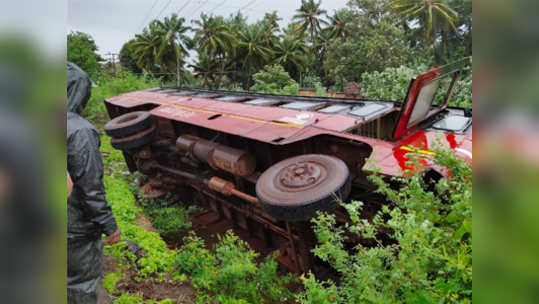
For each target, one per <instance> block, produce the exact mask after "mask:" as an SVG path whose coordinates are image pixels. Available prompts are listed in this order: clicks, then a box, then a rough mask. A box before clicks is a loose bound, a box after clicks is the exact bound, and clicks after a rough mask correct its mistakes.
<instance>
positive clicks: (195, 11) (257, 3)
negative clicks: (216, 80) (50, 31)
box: [67, 0, 348, 55]
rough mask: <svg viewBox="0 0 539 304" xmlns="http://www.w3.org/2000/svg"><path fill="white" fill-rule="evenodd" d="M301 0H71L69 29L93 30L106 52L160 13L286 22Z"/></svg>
mask: <svg viewBox="0 0 539 304" xmlns="http://www.w3.org/2000/svg"><path fill="white" fill-rule="evenodd" d="M347 2H348V0H322V8H324V9H325V10H327V11H328V13H329V14H332V13H333V11H334V10H336V9H339V8H342V7H345V6H346V3H347ZM300 4H301V1H300V0H208V1H206V0H92V1H88V0H68V18H67V19H68V21H67V30H68V32H70V31H81V32H85V33H88V34H90V35H91V36H92V37H93V38H94V40H95V42H96V44H97V46H98V47H99V53H100V54H102V55H104V54H106V53H109V52H112V53H119V52H120V49H121V47H122V45H123V44H124V43H125V42H126V41H128V40H130V39H131V38H133V37H134V36H135V34H137V33H140V32H141V30H142V28H143V27H144V26H146V25H147V24H148V22H149V21H151V20H153V19H155V18H156V17H157V16H159V17H160V18H163V17H165V16H167V15H170V14H172V13H174V12H179V15H180V16H181V17H184V18H186V19H187V22H188V24H190V21H191V20H192V19H196V18H197V17H198V16H200V13H202V12H205V13H209V12H212V13H214V14H216V15H223V16H229V15H230V14H232V13H235V12H237V11H238V10H241V11H242V13H244V15H246V16H247V17H248V21H249V22H254V21H256V20H259V19H261V18H262V17H263V16H264V14H265V13H266V12H271V11H273V10H276V11H277V13H278V15H279V17H281V18H283V20H282V21H281V24H287V23H288V22H289V21H290V20H291V19H292V16H294V14H295V10H296V9H297V8H299V7H300Z"/></svg>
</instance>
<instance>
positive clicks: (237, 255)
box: [177, 231, 291, 303]
mask: <svg viewBox="0 0 539 304" xmlns="http://www.w3.org/2000/svg"><path fill="white" fill-rule="evenodd" d="M184 242H185V244H184V245H183V246H182V248H180V250H179V253H178V256H177V261H178V267H179V268H180V269H181V270H182V271H185V272H187V273H188V274H190V275H191V277H192V281H191V282H192V284H193V286H195V287H196V288H197V289H199V290H201V291H203V292H209V293H210V295H209V298H208V299H207V300H208V301H210V302H211V300H213V301H216V302H218V303H262V302H267V301H270V302H281V301H285V300H286V299H289V298H291V294H290V292H289V291H288V290H287V289H286V288H285V287H284V284H287V283H288V282H290V280H291V277H290V276H284V277H278V276H277V262H275V261H274V260H273V258H272V257H268V258H266V260H265V261H264V262H263V263H261V264H259V265H257V263H256V262H255V259H256V258H257V256H258V254H257V253H255V252H254V251H252V250H251V249H250V248H249V246H248V245H247V243H245V242H244V241H242V240H240V239H239V238H238V237H237V236H235V235H234V234H233V233H232V231H227V233H226V234H225V235H223V236H219V242H218V243H217V244H216V248H215V254H213V253H211V252H210V251H209V250H208V249H207V248H205V246H204V241H203V240H202V239H201V238H199V237H197V236H196V235H194V234H191V235H189V236H188V237H186V238H185V240H184Z"/></svg>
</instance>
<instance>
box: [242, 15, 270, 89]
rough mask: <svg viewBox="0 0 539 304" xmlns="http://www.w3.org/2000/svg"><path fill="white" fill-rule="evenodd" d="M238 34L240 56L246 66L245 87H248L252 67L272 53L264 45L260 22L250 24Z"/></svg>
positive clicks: (260, 63) (268, 57)
mask: <svg viewBox="0 0 539 304" xmlns="http://www.w3.org/2000/svg"><path fill="white" fill-rule="evenodd" d="M238 35H239V44H238V45H239V52H240V54H241V55H240V56H243V58H244V60H243V62H244V67H246V68H247V87H250V84H251V75H252V72H253V68H255V67H259V66H263V65H264V64H266V63H267V62H269V61H270V60H271V58H272V55H273V53H272V51H271V50H270V49H269V48H267V47H265V46H264V28H263V26H262V25H261V24H253V25H250V26H248V27H247V28H246V29H245V30H243V31H241V32H239V33H238Z"/></svg>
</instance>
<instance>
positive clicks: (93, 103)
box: [83, 71, 160, 121]
mask: <svg viewBox="0 0 539 304" xmlns="http://www.w3.org/2000/svg"><path fill="white" fill-rule="evenodd" d="M92 80H94V81H95V82H96V84H97V87H96V88H93V89H92V97H91V98H90V100H89V101H88V105H87V106H86V108H85V109H84V113H83V115H84V116H85V117H87V118H89V119H91V120H98V121H100V120H103V118H104V117H105V115H106V113H107V112H106V109H105V104H104V102H103V100H104V99H105V98H108V97H112V96H116V95H119V94H122V93H126V92H132V91H136V90H140V89H146V88H152V87H158V86H159V83H160V82H159V80H158V79H156V78H154V77H152V76H151V75H150V74H147V73H144V74H143V75H141V76H137V75H136V74H134V73H131V72H128V71H122V72H119V73H118V74H117V75H116V76H115V77H112V76H109V75H104V74H102V75H99V77H96V78H94V79H92Z"/></svg>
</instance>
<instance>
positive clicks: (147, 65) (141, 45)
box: [130, 22, 161, 73]
mask: <svg viewBox="0 0 539 304" xmlns="http://www.w3.org/2000/svg"><path fill="white" fill-rule="evenodd" d="M157 31H158V30H157V25H156V24H155V23H153V22H152V23H150V24H149V25H148V27H146V28H144V30H143V31H142V33H141V34H137V35H135V41H134V42H133V43H132V44H131V47H130V48H131V51H132V52H133V55H134V56H135V58H136V60H137V65H138V67H139V68H141V69H143V70H146V71H148V72H152V73H154V72H156V71H159V70H161V68H160V66H159V59H158V53H159V49H160V47H161V37H160V36H159V35H158V34H157Z"/></svg>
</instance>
